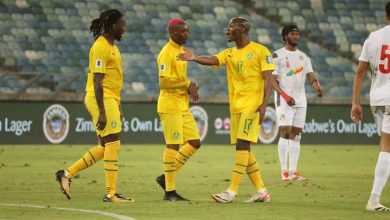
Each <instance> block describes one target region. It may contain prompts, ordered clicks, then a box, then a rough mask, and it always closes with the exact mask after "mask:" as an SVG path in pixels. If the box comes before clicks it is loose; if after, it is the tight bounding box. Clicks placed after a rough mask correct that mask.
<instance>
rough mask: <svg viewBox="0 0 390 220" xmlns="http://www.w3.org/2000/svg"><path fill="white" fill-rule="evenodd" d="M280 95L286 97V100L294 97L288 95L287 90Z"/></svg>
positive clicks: (288, 100)
mask: <svg viewBox="0 0 390 220" xmlns="http://www.w3.org/2000/svg"><path fill="white" fill-rule="evenodd" d="M280 95H281V96H282V97H283V98H284V100H286V102H290V101H291V99H292V97H291V96H289V95H287V93H285V92H282V93H281V94H280Z"/></svg>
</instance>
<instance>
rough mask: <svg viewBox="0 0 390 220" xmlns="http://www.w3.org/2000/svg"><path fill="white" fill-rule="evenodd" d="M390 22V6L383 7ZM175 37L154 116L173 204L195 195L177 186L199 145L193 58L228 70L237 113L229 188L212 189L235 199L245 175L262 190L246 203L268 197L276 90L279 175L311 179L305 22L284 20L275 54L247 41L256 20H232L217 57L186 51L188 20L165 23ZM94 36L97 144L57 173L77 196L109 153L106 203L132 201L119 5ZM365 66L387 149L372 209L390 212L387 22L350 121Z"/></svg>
mask: <svg viewBox="0 0 390 220" xmlns="http://www.w3.org/2000/svg"><path fill="white" fill-rule="evenodd" d="M385 8H386V9H385V10H386V19H387V21H388V24H390V2H388V3H387V4H386V6H385ZM167 29H168V33H169V36H170V39H169V41H168V43H166V45H165V46H164V47H163V48H162V49H161V51H160V53H159V54H158V57H157V68H158V77H159V86H160V94H159V98H158V103H157V113H158V115H159V117H160V120H161V123H162V128H163V134H164V139H165V144H166V147H165V150H164V152H163V157H162V162H163V172H162V174H161V175H160V176H158V177H156V182H157V184H158V185H159V186H161V188H162V189H163V190H164V197H163V199H164V200H166V201H189V200H188V199H187V198H185V197H183V196H181V195H180V194H179V193H177V192H176V174H177V172H178V171H179V170H180V169H181V168H182V167H183V165H185V164H186V162H187V161H188V159H189V158H190V157H191V156H192V155H194V154H195V153H196V152H197V151H198V150H199V149H200V147H201V142H200V137H199V132H198V128H197V125H196V122H195V120H194V117H193V115H192V114H191V112H190V110H189V103H190V99H191V100H192V101H194V102H196V101H198V100H199V99H200V97H199V94H198V89H199V86H198V85H197V84H196V83H195V82H192V81H190V80H189V79H188V78H187V66H188V62H196V63H198V64H201V65H206V66H212V67H222V66H224V67H225V68H226V78H227V80H226V81H227V84H228V98H229V110H230V121H231V125H230V142H231V144H234V145H235V147H236V150H235V161H234V165H233V169H232V173H231V178H230V184H229V186H228V188H227V189H226V190H224V191H223V192H221V193H216V194H213V195H211V198H212V199H213V200H214V201H215V202H217V203H230V202H233V201H234V200H235V197H236V195H237V194H238V188H239V185H240V182H241V179H242V177H243V176H244V175H245V174H247V175H248V177H249V179H250V181H251V183H252V184H253V186H254V188H255V190H254V193H253V195H252V196H251V197H250V198H248V199H247V200H246V202H248V203H254V202H269V201H270V199H271V195H270V193H269V192H268V191H267V189H266V186H265V184H264V182H263V178H262V176H261V172H260V169H259V163H258V162H257V160H256V156H255V155H254V154H253V152H252V151H251V144H253V143H256V142H257V139H258V134H259V131H260V129H261V123H262V120H263V119H264V116H265V111H266V108H267V105H268V102H269V99H270V97H271V93H272V91H274V103H275V108H276V113H277V124H278V126H279V130H280V138H279V141H278V156H279V161H280V167H281V180H282V181H307V180H308V179H307V178H305V177H303V176H302V175H301V174H300V173H299V172H298V158H299V154H300V142H301V133H302V129H303V127H304V124H305V119H306V109H307V100H306V92H305V82H306V79H307V80H308V81H309V83H310V85H311V86H312V87H313V89H314V90H315V91H316V93H317V96H318V97H322V96H323V90H322V88H321V86H320V83H319V81H318V79H317V76H316V74H315V73H314V71H313V68H312V65H311V61H310V58H309V57H308V56H307V55H306V54H305V53H304V52H302V51H300V50H299V49H298V43H299V38H300V35H299V28H298V27H297V26H296V25H294V24H291V25H286V26H284V27H283V28H282V31H281V38H282V41H283V43H284V46H283V47H282V48H280V49H278V50H276V51H275V52H273V53H271V52H270V51H269V50H268V49H267V48H266V47H265V46H263V45H261V44H259V43H256V42H254V41H251V40H250V39H249V32H250V22H249V21H248V20H247V19H246V18H244V17H234V18H232V19H231V20H230V21H229V23H228V26H227V28H226V33H225V34H226V38H227V41H228V42H234V43H235V47H231V48H227V49H224V50H222V51H221V52H219V53H217V54H215V55H211V56H199V55H196V54H195V52H193V51H191V50H189V49H187V48H185V47H184V45H185V43H186V41H187V40H188V39H189V35H190V34H189V29H190V27H189V25H188V24H187V23H186V21H185V20H183V19H181V18H172V19H171V20H170V21H168V24H167ZM90 30H91V32H92V33H93V35H94V38H95V42H94V43H93V45H92V47H91V49H90V53H89V73H88V79H87V85H86V90H85V91H86V95H85V99H84V104H85V106H86V107H87V110H88V112H89V113H90V115H91V117H92V120H93V123H94V125H95V127H96V132H97V136H98V139H99V142H98V144H97V146H96V147H93V148H92V149H90V150H89V151H88V152H87V153H86V154H85V155H84V156H82V157H81V158H80V159H79V160H78V161H76V162H75V163H74V164H72V165H71V166H69V167H68V168H66V169H64V170H59V171H57V172H56V179H57V181H58V182H59V185H60V189H61V190H62V192H63V194H64V195H65V196H66V197H67V198H68V199H71V197H72V194H71V188H70V186H71V179H72V178H73V177H74V176H75V175H77V173H79V172H80V171H81V170H83V169H85V168H87V167H89V166H91V165H93V164H94V163H96V162H98V161H99V160H101V159H103V163H104V169H105V177H106V194H105V195H104V197H103V201H104V202H134V199H133V198H129V197H127V196H124V195H121V194H119V193H117V190H116V185H117V175H118V167H119V163H118V154H119V149H120V145H121V143H120V139H119V134H120V132H121V121H122V119H123V117H124V114H123V112H122V109H121V104H120V103H121V89H122V86H123V70H122V57H121V55H120V51H119V49H118V47H117V46H116V45H115V41H120V40H121V38H122V37H123V34H124V33H125V31H126V19H125V17H124V15H123V14H122V13H121V12H120V11H119V10H116V9H109V10H105V11H103V12H102V13H101V14H100V16H99V18H96V19H95V20H93V21H92V23H91V26H90ZM367 70H371V73H372V87H371V93H370V105H371V106H372V109H373V114H374V118H375V120H376V122H377V125H378V127H379V128H380V129H378V131H379V132H380V136H381V140H380V147H381V148H380V153H379V158H378V161H377V165H376V168H375V178H374V184H373V188H372V192H371V196H370V198H369V201H368V203H367V206H366V209H367V210H369V211H386V212H389V211H390V209H389V208H387V207H385V206H383V205H382V204H381V203H380V195H381V192H382V190H383V188H384V186H385V184H386V181H387V179H388V177H389V175H390V93H389V91H390V78H389V77H388V75H387V74H390V25H387V26H385V27H384V28H382V29H380V30H378V31H376V32H373V33H371V35H370V36H369V37H368V39H367V40H366V41H365V42H364V45H363V51H362V54H361V56H360V58H359V65H358V68H357V71H356V76H355V80H354V85H353V100H352V109H351V119H352V120H353V121H354V122H356V123H359V122H360V121H361V119H362V107H361V105H360V93H361V89H362V81H363V78H364V76H365V75H366V72H367Z"/></svg>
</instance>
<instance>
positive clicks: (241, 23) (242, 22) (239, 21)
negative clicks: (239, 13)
mask: <svg viewBox="0 0 390 220" xmlns="http://www.w3.org/2000/svg"><path fill="white" fill-rule="evenodd" d="M231 21H232V22H234V23H237V24H238V25H239V26H240V27H242V28H244V31H245V32H246V33H248V32H249V30H250V29H251V25H250V24H249V21H248V19H246V18H244V17H234V18H232V20H231Z"/></svg>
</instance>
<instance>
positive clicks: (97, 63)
mask: <svg viewBox="0 0 390 220" xmlns="http://www.w3.org/2000/svg"><path fill="white" fill-rule="evenodd" d="M102 67H103V60H102V59H96V61H95V68H102Z"/></svg>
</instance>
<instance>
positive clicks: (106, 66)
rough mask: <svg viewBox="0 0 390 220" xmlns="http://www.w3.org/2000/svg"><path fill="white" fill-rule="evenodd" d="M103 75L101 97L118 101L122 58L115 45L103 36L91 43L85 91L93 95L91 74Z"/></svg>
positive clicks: (121, 82)
mask: <svg viewBox="0 0 390 220" xmlns="http://www.w3.org/2000/svg"><path fill="white" fill-rule="evenodd" d="M94 73H103V74H104V78H103V82H102V83H103V97H104V98H115V99H117V100H120V95H121V90H122V86H123V71H122V57H121V53H120V52H119V49H118V47H117V46H116V45H110V44H109V43H108V41H107V40H106V38H105V37H104V36H100V37H99V38H98V39H96V41H95V42H94V43H93V45H92V47H91V50H90V51H89V72H88V79H87V86H86V89H85V91H86V92H87V93H92V94H94V92H95V89H94V86H93V74H94Z"/></svg>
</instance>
